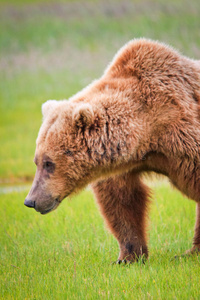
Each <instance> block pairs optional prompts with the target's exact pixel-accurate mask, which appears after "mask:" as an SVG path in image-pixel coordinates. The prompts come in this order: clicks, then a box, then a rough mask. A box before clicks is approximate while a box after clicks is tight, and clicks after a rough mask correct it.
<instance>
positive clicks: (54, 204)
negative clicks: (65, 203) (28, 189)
mask: <svg viewBox="0 0 200 300" xmlns="http://www.w3.org/2000/svg"><path fill="white" fill-rule="evenodd" d="M59 204H60V201H59V197H58V198H56V199H55V200H54V203H53V205H52V206H51V207H50V208H48V209H46V210H44V211H41V212H40V213H41V214H42V215H46V214H48V213H49V212H51V211H52V210H55V209H56V208H57V207H58V205H59Z"/></svg>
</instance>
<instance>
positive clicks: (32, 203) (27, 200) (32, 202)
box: [24, 199, 35, 208]
mask: <svg viewBox="0 0 200 300" xmlns="http://www.w3.org/2000/svg"><path fill="white" fill-rule="evenodd" d="M24 205H26V206H27V207H31V208H35V201H33V200H29V199H25V201H24Z"/></svg>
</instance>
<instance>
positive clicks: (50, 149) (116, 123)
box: [25, 39, 200, 261]
mask: <svg viewBox="0 0 200 300" xmlns="http://www.w3.org/2000/svg"><path fill="white" fill-rule="evenodd" d="M199 105H200V62H199V61H194V60H191V59H189V58H186V57H184V56H182V55H180V54H179V53H178V52H176V51H175V50H173V49H171V48H170V47H168V46H165V45H163V44H160V43H157V42H153V41H148V40H144V39H141V40H134V41H131V42H129V43H128V44H127V45H125V46H124V47H123V48H122V49H121V50H120V51H119V52H118V53H117V54H116V56H115V58H114V60H113V61H112V63H111V64H110V65H109V66H108V68H107V69H106V71H105V73H104V74H103V76H102V77H101V78H100V79H99V80H96V81H94V82H93V83H92V84H91V85H89V86H88V87H87V88H85V89H84V90H83V91H81V92H79V93H78V94H76V95H75V96H73V97H72V98H71V99H70V100H69V101H66V100H63V101H59V102H57V101H48V102H46V103H45V104H44V105H43V109H42V110H43V116H44V121H43V124H42V126H41V129H40V132H39V135H38V139H37V147H36V158H35V159H36V164H37V172H36V176H35V179H34V183H33V187H32V189H31V191H30V192H29V195H28V196H27V199H26V200H25V204H26V205H27V206H30V207H34V208H35V209H36V210H37V211H39V212H41V213H47V212H49V211H51V210H53V209H55V208H56V207H57V206H58V205H59V203H60V202H61V201H62V200H63V199H64V198H65V197H66V196H67V195H69V194H71V193H73V192H76V191H78V190H79V189H81V188H82V187H84V186H85V185H87V184H88V183H90V182H93V184H92V186H93V190H94V193H95V195H96V198H97V203H98V205H99V207H100V211H101V213H102V215H103V217H104V219H105V221H106V223H107V225H108V227H109V228H110V230H111V232H112V233H113V234H114V236H115V237H116V239H117V240H118V242H119V246H120V254H119V261H121V260H124V259H126V260H129V261H134V260H135V259H136V258H137V257H139V256H142V255H145V256H147V255H148V249H147V238H146V215H147V208H148V198H149V191H148V189H147V187H146V186H145V185H144V184H143V183H142V181H141V174H142V173H143V172H148V171H154V172H156V173H159V174H164V175H166V176H168V177H169V178H170V180H171V182H172V183H173V184H174V185H175V186H176V187H177V188H178V189H179V190H180V191H182V192H183V193H184V194H185V195H187V196H188V197H190V198H191V199H193V200H195V201H196V202H198V204H197V220H196V226H195V236H194V243H193V248H192V249H191V252H195V251H196V250H199V249H200V204H199V203H200V202H199V201H200V186H199V178H200V154H199V145H200V120H199V118H200V108H199Z"/></svg>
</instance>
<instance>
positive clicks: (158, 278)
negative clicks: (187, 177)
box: [0, 184, 200, 299]
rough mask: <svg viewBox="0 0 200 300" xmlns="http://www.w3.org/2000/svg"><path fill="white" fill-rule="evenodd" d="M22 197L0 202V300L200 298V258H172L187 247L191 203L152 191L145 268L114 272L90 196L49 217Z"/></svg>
mask: <svg viewBox="0 0 200 300" xmlns="http://www.w3.org/2000/svg"><path fill="white" fill-rule="evenodd" d="M25 195H26V193H25V192H21V193H11V194H8V195H6V196H5V195H1V196H0V201H1V206H0V215H1V227H0V244H1V247H0V257H1V262H0V272H1V273H0V283H1V284H0V295H1V297H2V298H1V299H199V297H200V292H199V285H200V277H199V274H200V271H199V270H200V269H199V268H200V257H198V256H194V257H187V258H179V259H176V260H175V259H173V258H174V256H175V254H177V255H180V254H182V253H183V252H184V251H185V250H186V249H188V248H189V247H190V246H191V240H192V236H193V225H194V224H193V223H194V203H192V202H189V201H188V200H186V199H184V198H183V196H181V195H180V194H179V193H177V192H175V191H172V190H171V189H169V186H168V185H166V184H162V185H160V186H157V187H156V188H155V197H154V204H152V208H151V226H150V242H149V247H150V257H149V260H148V261H147V262H146V264H145V265H144V264H142V263H140V262H139V263H137V264H134V265H130V266H122V265H120V266H119V265H112V262H113V261H115V260H116V259H117V255H118V245H117V242H116V240H115V239H114V238H113V237H112V236H111V235H110V234H109V233H108V232H107V231H106V230H105V229H104V225H103V221H102V218H101V217H100V215H99V213H98V210H97V208H96V205H95V203H94V200H93V197H92V194H91V193H90V191H84V192H82V193H81V194H80V195H79V196H78V197H75V198H74V199H73V201H66V200H65V201H64V202H63V203H62V204H61V206H60V207H59V208H58V209H57V211H54V212H52V213H51V214H49V215H46V216H41V215H39V214H38V213H36V212H35V211H33V210H29V211H28V212H27V210H28V209H27V208H25V207H23V205H22V199H23V198H24V197H25Z"/></svg>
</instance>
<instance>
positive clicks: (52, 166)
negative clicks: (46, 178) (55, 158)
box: [43, 161, 55, 173]
mask: <svg viewBox="0 0 200 300" xmlns="http://www.w3.org/2000/svg"><path fill="white" fill-rule="evenodd" d="M43 169H45V170H46V171H47V172H48V173H53V172H54V170H55V164H54V163H53V162H52V161H44V162H43Z"/></svg>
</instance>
